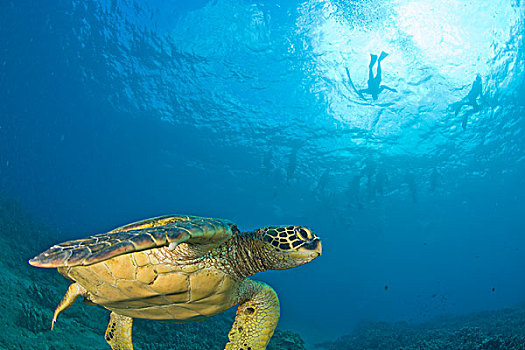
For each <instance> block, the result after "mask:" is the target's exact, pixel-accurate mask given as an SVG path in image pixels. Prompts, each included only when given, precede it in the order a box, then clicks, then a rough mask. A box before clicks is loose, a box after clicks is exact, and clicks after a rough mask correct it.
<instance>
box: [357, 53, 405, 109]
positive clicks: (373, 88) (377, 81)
mask: <svg viewBox="0 0 525 350" xmlns="http://www.w3.org/2000/svg"><path fill="white" fill-rule="evenodd" d="M386 56H388V54H387V53H386V52H384V51H381V54H380V55H379V59H378V58H377V55H374V54H370V64H369V65H368V87H367V88H366V89H361V90H359V91H358V93H359V94H360V95H363V94H370V95H372V98H373V99H374V100H377V97H378V96H379V94H380V93H381V92H382V91H383V90H384V89H387V90H390V91H392V92H397V90H396V89H393V88H391V87H388V86H386V85H382V84H381V61H382V60H384V59H385V58H386ZM376 62H377V72H376V75H375V76H374V71H373V68H374V65H375V64H376Z"/></svg>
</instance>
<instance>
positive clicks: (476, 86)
mask: <svg viewBox="0 0 525 350" xmlns="http://www.w3.org/2000/svg"><path fill="white" fill-rule="evenodd" d="M482 93H483V85H482V82H481V75H479V74H477V75H476V79H475V80H474V82H473V83H472V87H471V88H470V91H469V92H468V94H467V96H465V97H463V98H462V99H461V100H459V101H458V102H455V103H453V104H451V105H450V107H452V108H453V109H454V116H455V117H457V116H458V114H459V112H460V111H461V108H462V107H463V106H472V109H469V110H468V111H467V112H465V114H464V115H463V118H462V119H461V126H462V127H463V130H465V129H466V128H467V121H468V117H469V116H470V115H472V114H474V113H477V112H479V111H480V110H481V107H480V105H479V104H478V101H477V99H478V97H480V98H483V94H482Z"/></svg>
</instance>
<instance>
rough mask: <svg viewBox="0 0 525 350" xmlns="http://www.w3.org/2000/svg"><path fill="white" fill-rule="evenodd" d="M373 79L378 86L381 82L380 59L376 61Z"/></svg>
mask: <svg viewBox="0 0 525 350" xmlns="http://www.w3.org/2000/svg"><path fill="white" fill-rule="evenodd" d="M375 81H376V84H377V86H378V87H379V84H381V61H377V73H376V77H375Z"/></svg>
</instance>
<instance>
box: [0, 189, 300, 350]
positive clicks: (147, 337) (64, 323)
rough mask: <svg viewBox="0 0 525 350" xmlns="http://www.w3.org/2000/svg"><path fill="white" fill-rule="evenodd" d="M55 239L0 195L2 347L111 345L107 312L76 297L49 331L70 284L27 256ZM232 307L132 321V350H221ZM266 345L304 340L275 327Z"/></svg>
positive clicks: (293, 345) (62, 349)
mask: <svg viewBox="0 0 525 350" xmlns="http://www.w3.org/2000/svg"><path fill="white" fill-rule="evenodd" d="M57 240H60V238H58V235H57V234H56V233H55V232H53V231H51V230H49V229H46V228H45V227H43V225H41V224H40V223H38V222H36V221H35V220H33V219H32V218H31V217H30V215H28V214H27V213H25V211H24V210H23V208H22V207H21V206H20V205H18V204H17V203H16V202H14V201H10V200H6V199H4V198H2V197H1V196H0V246H2V247H4V249H3V250H2V254H0V271H2V278H1V279H0V290H2V293H0V314H1V315H2V317H0V327H1V329H2V331H1V332H0V349H13V350H33V349H34V350H37V349H38V350H66V349H67V350H85V349H90V350H99V349H100V350H104V349H109V346H108V345H107V344H106V342H105V340H104V332H105V329H106V326H107V321H108V319H109V312H108V311H107V310H105V309H103V308H101V307H96V306H91V305H83V304H82V303H81V302H76V303H75V304H74V305H73V306H72V307H71V308H70V309H69V310H67V311H66V312H64V313H63V314H61V315H60V317H59V319H58V322H57V323H56V325H55V329H54V330H53V331H50V326H51V318H52V316H53V311H54V309H55V307H56V305H57V304H58V302H59V301H60V299H61V298H62V296H63V294H64V292H65V291H66V289H67V286H68V284H69V283H68V281H67V280H66V279H65V278H63V277H62V276H61V275H59V274H58V273H57V272H56V270H54V269H53V270H46V269H35V268H33V267H31V266H30V265H29V264H28V263H27V260H28V259H29V258H31V257H33V256H34V255H35V253H38V252H40V251H42V250H44V249H46V248H47V247H49V245H50V244H52V243H54V242H56V241H57ZM234 312H235V310H230V311H229V312H227V313H225V314H223V315H218V316H216V317H213V318H211V319H210V320H207V321H204V322H197V323H190V324H174V323H160V322H154V321H149V320H136V321H135V324H134V332H133V341H134V345H135V349H137V350H173V349H178V350H202V349H210V350H222V349H224V345H225V344H226V342H227V341H228V332H229V330H230V327H231V325H232V323H233V318H234V316H235V314H234ZM268 349H269V350H304V342H303V341H302V339H301V337H300V336H299V335H298V334H295V333H293V332H290V331H281V330H277V331H276V332H275V334H274V337H273V338H272V340H271V342H270V344H269V346H268Z"/></svg>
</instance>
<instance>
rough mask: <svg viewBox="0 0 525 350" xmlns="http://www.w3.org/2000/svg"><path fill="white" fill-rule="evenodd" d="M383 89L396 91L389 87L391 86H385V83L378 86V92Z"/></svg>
mask: <svg viewBox="0 0 525 350" xmlns="http://www.w3.org/2000/svg"><path fill="white" fill-rule="evenodd" d="M384 89H386V90H389V91H392V92H397V90H396V89H394V88H391V87H388V86H386V85H381V86H380V87H379V92H381V91H383V90H384Z"/></svg>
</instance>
